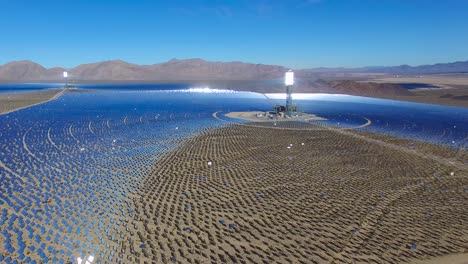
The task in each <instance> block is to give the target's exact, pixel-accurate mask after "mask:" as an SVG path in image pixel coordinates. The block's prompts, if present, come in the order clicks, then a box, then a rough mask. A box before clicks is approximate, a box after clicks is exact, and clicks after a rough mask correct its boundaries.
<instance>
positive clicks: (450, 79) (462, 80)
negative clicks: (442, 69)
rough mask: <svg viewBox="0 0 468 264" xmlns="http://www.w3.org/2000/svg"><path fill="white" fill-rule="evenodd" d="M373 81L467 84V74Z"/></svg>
mask: <svg viewBox="0 0 468 264" xmlns="http://www.w3.org/2000/svg"><path fill="white" fill-rule="evenodd" d="M372 81H373V82H374V81H375V82H387V83H429V84H439V85H448V86H450V85H468V76H461V75H460V76H457V75H455V76H451V75H421V76H420V77H400V78H398V77H388V78H380V79H374V80H372Z"/></svg>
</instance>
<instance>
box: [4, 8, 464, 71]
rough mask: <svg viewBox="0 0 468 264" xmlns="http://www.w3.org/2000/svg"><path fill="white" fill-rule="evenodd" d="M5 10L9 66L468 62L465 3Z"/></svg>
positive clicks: (367, 64)
mask: <svg viewBox="0 0 468 264" xmlns="http://www.w3.org/2000/svg"><path fill="white" fill-rule="evenodd" d="M0 6H1V8H0V9H1V11H0V25H2V26H1V27H0V35H1V36H2V39H3V41H2V44H1V56H0V64H4V63H7V62H10V61H15V60H32V61H35V62H38V63H40V64H42V65H44V66H46V67H54V66H64V67H74V66H76V65H79V64H82V63H89V62H95V61H103V60H112V59H122V60H125V61H128V62H131V63H137V64H154V63H158V62H163V61H167V60H170V59H172V58H179V59H184V58H203V59H206V60H211V61H244V62H252V63H263V64H277V65H284V66H287V67H291V68H295V69H300V68H314V67H361V66H389V65H400V64H410V65H421V64H433V63H439V62H452V61H459V60H466V59H468V50H467V49H466V43H468V32H467V29H468V19H467V18H466V10H468V1H463V0H449V1H424V0H412V1H400V0H395V1H393V0H384V1H372V0H349V1H339V0H291V1H268V0H252V1H249V0H239V1H216V0H211V1H208V0H197V1H181V0H175V1H149V0H137V1H131V0H120V1H110V0H96V1H73V2H71V1H55V0H49V1H32V0H29V1H28V0H14V1H13V0H0Z"/></svg>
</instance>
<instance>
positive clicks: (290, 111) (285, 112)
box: [272, 70, 298, 118]
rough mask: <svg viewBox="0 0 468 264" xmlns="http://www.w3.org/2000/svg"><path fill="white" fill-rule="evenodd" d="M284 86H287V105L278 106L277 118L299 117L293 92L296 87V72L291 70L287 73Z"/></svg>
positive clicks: (276, 107)
mask: <svg viewBox="0 0 468 264" xmlns="http://www.w3.org/2000/svg"><path fill="white" fill-rule="evenodd" d="M284 84H285V86H286V105H276V106H275V108H274V113H272V114H275V115H276V116H277V117H284V118H291V117H293V116H294V115H297V109H298V108H297V105H294V104H293V100H292V91H293V86H294V72H293V71H292V70H289V71H287V72H286V73H285V76H284Z"/></svg>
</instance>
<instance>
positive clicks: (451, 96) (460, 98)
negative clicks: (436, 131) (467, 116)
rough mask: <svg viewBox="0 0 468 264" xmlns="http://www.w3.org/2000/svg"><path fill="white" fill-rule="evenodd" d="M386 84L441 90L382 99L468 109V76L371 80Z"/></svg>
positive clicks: (420, 91) (425, 90) (421, 90)
mask: <svg viewBox="0 0 468 264" xmlns="http://www.w3.org/2000/svg"><path fill="white" fill-rule="evenodd" d="M369 81H371V82H384V83H424V84H431V85H434V86H438V87H441V89H432V88H428V89H412V90H411V92H412V93H413V94H414V96H393V97H382V98H384V99H392V100H400V101H410V102H416V103H426V104H438V105H447V106H457V107H468V99H467V98H468V76H464V75H463V76H462V75H459V76H458V75H455V76H450V75H422V76H420V77H400V78H397V77H388V78H377V79H372V80H369Z"/></svg>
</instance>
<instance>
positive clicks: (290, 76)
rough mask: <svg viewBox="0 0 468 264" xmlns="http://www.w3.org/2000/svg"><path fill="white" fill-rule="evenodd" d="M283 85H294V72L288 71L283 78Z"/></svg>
mask: <svg viewBox="0 0 468 264" xmlns="http://www.w3.org/2000/svg"><path fill="white" fill-rule="evenodd" d="M284 84H286V86H290V85H294V72H293V71H291V70H289V71H288V72H286V74H285V76H284Z"/></svg>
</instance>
